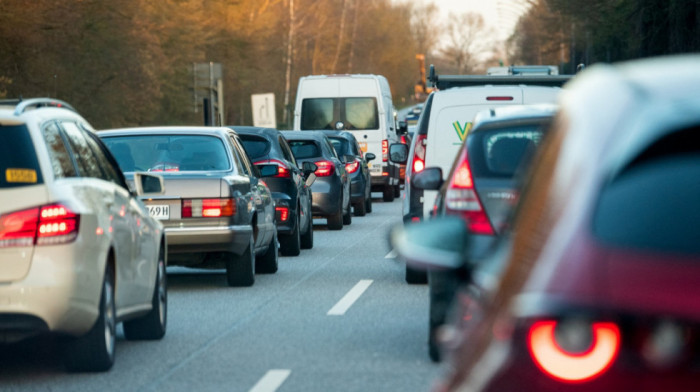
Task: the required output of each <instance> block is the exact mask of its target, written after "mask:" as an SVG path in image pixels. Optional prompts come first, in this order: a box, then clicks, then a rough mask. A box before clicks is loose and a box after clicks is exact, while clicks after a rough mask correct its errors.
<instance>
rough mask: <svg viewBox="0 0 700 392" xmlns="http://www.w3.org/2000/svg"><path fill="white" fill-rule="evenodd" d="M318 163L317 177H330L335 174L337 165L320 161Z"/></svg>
mask: <svg viewBox="0 0 700 392" xmlns="http://www.w3.org/2000/svg"><path fill="white" fill-rule="evenodd" d="M314 163H316V166H317V169H316V171H315V172H314V174H316V177H328V176H330V175H332V174H333V173H335V165H334V164H333V162H331V161H318V162H314Z"/></svg>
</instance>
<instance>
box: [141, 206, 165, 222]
mask: <svg viewBox="0 0 700 392" xmlns="http://www.w3.org/2000/svg"><path fill="white" fill-rule="evenodd" d="M146 207H147V208H148V213H149V214H150V215H151V216H152V217H154V218H156V219H161V220H165V219H170V206H169V205H149V206H146Z"/></svg>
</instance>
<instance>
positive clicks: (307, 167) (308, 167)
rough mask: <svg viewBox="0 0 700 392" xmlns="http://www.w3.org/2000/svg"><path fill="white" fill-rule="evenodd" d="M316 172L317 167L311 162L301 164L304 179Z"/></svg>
mask: <svg viewBox="0 0 700 392" xmlns="http://www.w3.org/2000/svg"><path fill="white" fill-rule="evenodd" d="M316 170H318V166H316V164H315V163H313V162H303V163H302V164H301V172H302V173H304V177H306V178H308V177H309V174H311V173H313V172H315V171H316Z"/></svg>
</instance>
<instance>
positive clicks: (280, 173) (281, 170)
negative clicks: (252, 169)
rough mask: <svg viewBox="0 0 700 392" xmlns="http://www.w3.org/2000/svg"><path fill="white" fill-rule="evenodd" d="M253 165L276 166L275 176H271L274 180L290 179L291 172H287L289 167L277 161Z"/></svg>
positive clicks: (260, 162) (266, 161)
mask: <svg viewBox="0 0 700 392" xmlns="http://www.w3.org/2000/svg"><path fill="white" fill-rule="evenodd" d="M254 165H277V174H276V175H274V176H273V177H274V178H292V171H291V170H289V167H287V165H285V164H284V162H282V161H279V160H277V159H268V160H263V161H258V162H255V163H254Z"/></svg>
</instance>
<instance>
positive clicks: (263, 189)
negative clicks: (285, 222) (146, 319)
mask: <svg viewBox="0 0 700 392" xmlns="http://www.w3.org/2000/svg"><path fill="white" fill-rule="evenodd" d="M98 135H99V136H100V137H101V138H102V140H103V141H104V143H105V145H107V147H108V148H109V149H110V151H111V152H112V155H114V157H115V158H116V160H117V162H118V163H119V166H120V167H121V169H122V171H123V172H124V174H125V176H126V178H127V180H130V179H131V178H133V173H134V172H135V171H149V172H156V173H158V174H160V175H161V176H162V177H163V179H164V182H165V184H166V185H165V186H166V188H165V189H166V191H165V194H164V195H162V196H158V197H151V198H149V199H146V200H144V203H145V204H146V207H147V208H148V210H149V212H150V213H151V215H152V216H153V217H155V218H157V219H159V220H160V221H161V222H162V223H163V227H164V228H165V236H166V240H167V243H168V264H169V265H181V266H185V267H192V268H212V269H219V268H226V279H227V282H228V284H229V285H230V286H251V285H253V284H254V283H255V272H259V273H274V272H276V271H277V256H278V251H277V229H276V227H275V205H274V201H273V200H272V195H271V193H270V190H269V189H268V188H267V186H266V185H265V183H264V182H263V181H261V180H260V178H261V177H262V176H270V175H275V174H276V173H277V166H275V165H264V166H262V167H261V169H262V170H261V171H262V173H261V172H260V171H259V169H258V168H256V167H255V166H254V165H253V164H252V163H251V162H250V160H249V158H248V155H247V154H246V152H245V150H244V149H243V146H241V142H240V139H239V138H238V135H237V134H236V133H235V132H234V131H233V130H231V129H229V128H224V127H221V128H218V127H153V128H125V129H116V130H108V131H101V132H99V133H98Z"/></svg>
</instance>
